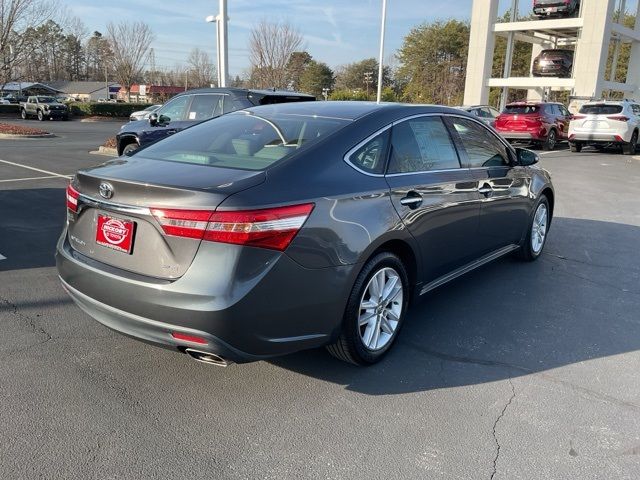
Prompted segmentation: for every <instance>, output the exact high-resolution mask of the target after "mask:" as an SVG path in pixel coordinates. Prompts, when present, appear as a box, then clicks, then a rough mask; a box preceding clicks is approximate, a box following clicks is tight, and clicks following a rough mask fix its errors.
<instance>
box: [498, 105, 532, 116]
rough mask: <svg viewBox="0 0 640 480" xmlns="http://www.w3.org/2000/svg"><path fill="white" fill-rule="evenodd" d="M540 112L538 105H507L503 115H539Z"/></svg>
mask: <svg viewBox="0 0 640 480" xmlns="http://www.w3.org/2000/svg"><path fill="white" fill-rule="evenodd" d="M539 111H540V107H539V106H538V105H507V106H506V107H505V109H504V111H503V112H502V113H517V114H523V113H537V112H539Z"/></svg>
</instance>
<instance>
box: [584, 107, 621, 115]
mask: <svg viewBox="0 0 640 480" xmlns="http://www.w3.org/2000/svg"><path fill="white" fill-rule="evenodd" d="M620 112H622V106H621V105H583V106H582V108H580V113H582V114H584V115H614V114H616V113H620Z"/></svg>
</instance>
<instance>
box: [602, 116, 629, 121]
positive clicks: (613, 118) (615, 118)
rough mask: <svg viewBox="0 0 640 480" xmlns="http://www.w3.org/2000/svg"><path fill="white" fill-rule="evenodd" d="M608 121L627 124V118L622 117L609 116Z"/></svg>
mask: <svg viewBox="0 0 640 480" xmlns="http://www.w3.org/2000/svg"><path fill="white" fill-rule="evenodd" d="M607 118H608V119H609V120H615V121H616V122H628V121H629V117H625V116H624V115H611V116H608V117H607Z"/></svg>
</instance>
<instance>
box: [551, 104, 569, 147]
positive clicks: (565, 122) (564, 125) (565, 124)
mask: <svg viewBox="0 0 640 480" xmlns="http://www.w3.org/2000/svg"><path fill="white" fill-rule="evenodd" d="M554 107H555V108H556V110H557V112H558V132H559V133H560V135H559V138H562V139H563V140H566V139H568V138H569V123H570V122H571V113H569V110H567V109H566V108H565V107H564V105H554Z"/></svg>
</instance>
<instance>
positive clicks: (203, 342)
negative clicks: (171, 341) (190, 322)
mask: <svg viewBox="0 0 640 480" xmlns="http://www.w3.org/2000/svg"><path fill="white" fill-rule="evenodd" d="M171 336H172V337H173V338H175V339H176V340H183V341H185V342H191V343H197V344H199V345H206V344H207V343H209V342H208V341H207V339H206V338H202V337H198V336H196V335H188V334H186V333H180V332H171Z"/></svg>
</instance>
